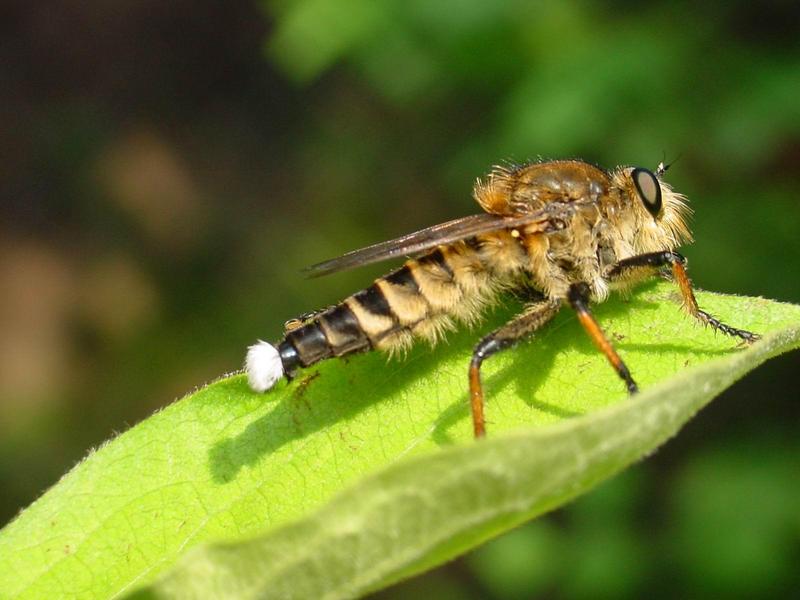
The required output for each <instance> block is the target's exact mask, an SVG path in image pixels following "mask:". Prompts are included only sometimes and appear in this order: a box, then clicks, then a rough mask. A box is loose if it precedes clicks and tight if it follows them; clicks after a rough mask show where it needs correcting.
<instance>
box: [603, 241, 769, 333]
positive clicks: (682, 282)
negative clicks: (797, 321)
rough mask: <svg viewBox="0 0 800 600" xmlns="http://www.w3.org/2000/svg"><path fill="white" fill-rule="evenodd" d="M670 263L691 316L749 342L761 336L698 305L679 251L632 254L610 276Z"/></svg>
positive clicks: (684, 261)
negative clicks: (719, 317) (726, 321)
mask: <svg viewBox="0 0 800 600" xmlns="http://www.w3.org/2000/svg"><path fill="white" fill-rule="evenodd" d="M667 265H670V267H671V268H672V277H673V279H674V280H675V283H677V284H678V288H679V289H680V291H681V297H682V298H683V306H684V308H685V309H686V312H688V313H689V314H690V315H691V316H693V317H694V318H695V319H697V320H698V321H700V322H701V323H702V324H703V325H706V326H710V327H711V328H712V329H714V330H715V331H720V332H722V333H724V334H725V335H730V336H732V337H738V338H740V339H742V340H744V341H745V342H747V343H752V342H755V341H756V340H758V339H760V338H761V336H760V335H758V334H757V333H752V332H750V331H746V330H744V329H737V328H736V327H731V326H730V325H727V324H725V323H723V322H722V321H720V320H719V319H717V318H716V317H714V316H712V315H710V314H708V313H707V312H706V311H704V310H702V309H701V308H700V307H699V306H698V305H697V299H696V298H695V297H694V291H693V290H692V282H691V281H690V280H689V276H688V275H687V274H686V266H685V265H686V259H685V258H683V256H681V255H680V254H678V253H677V252H672V251H670V250H665V251H663V252H651V253H649V254H641V255H639V256H632V257H631V258H626V259H625V260H621V261H620V262H619V263H617V264H616V265H615V266H614V268H613V269H611V271H610V272H609V278H611V279H614V278H617V277H620V276H622V275H624V273H625V272H626V271H628V270H630V269H638V268H642V267H645V268H646V267H650V268H658V267H665V266H667Z"/></svg>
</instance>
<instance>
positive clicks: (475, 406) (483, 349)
mask: <svg viewBox="0 0 800 600" xmlns="http://www.w3.org/2000/svg"><path fill="white" fill-rule="evenodd" d="M560 307H561V302H559V301H554V300H541V301H539V302H536V303H534V304H531V305H529V306H528V307H527V308H526V309H525V311H524V312H523V313H522V314H520V315H518V316H517V317H515V318H514V319H512V320H511V321H509V322H508V323H506V324H505V325H503V326H502V327H501V328H500V329H498V330H496V331H494V332H493V333H490V334H489V335H487V336H486V337H485V338H483V339H482V340H481V341H480V342H479V343H478V345H477V346H475V350H473V352H472V360H471V361H470V363H469V399H470V405H471V407H472V428H473V431H474V432H475V437H476V438H482V437H484V436H485V435H486V421H485V419H484V416H483V385H482V384H481V364H483V361H484V360H485V359H487V358H489V357H490V356H491V355H492V354H496V353H497V352H500V351H501V350H505V349H506V348H510V347H511V346H513V345H514V344H516V343H517V342H518V341H520V340H522V339H524V338H526V337H527V336H529V335H530V334H532V333H533V332H534V331H536V330H537V329H539V328H540V327H541V326H542V325H544V324H545V323H547V322H548V321H549V320H550V319H552V318H553V317H554V316H555V314H556V313H557V312H558V309H559V308H560Z"/></svg>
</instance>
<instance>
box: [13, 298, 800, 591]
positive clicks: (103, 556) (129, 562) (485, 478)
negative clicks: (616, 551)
mask: <svg viewBox="0 0 800 600" xmlns="http://www.w3.org/2000/svg"><path fill="white" fill-rule="evenodd" d="M698 297H699V300H700V302H701V304H702V306H703V307H704V308H706V309H707V310H709V311H710V312H712V313H713V314H715V315H717V316H719V317H720V318H722V319H723V320H726V321H728V322H730V323H732V324H734V325H736V326H738V327H744V328H749V329H752V330H755V331H758V332H760V333H764V334H766V335H765V338H764V340H762V341H761V342H759V343H757V344H755V345H753V346H752V347H749V348H747V349H736V348H735V342H733V341H731V340H730V339H728V338H725V337H724V336H715V335H714V334H713V333H712V332H711V331H708V330H704V329H703V328H701V327H697V326H695V325H694V324H693V323H692V322H691V320H690V319H689V318H688V317H686V316H684V315H683V314H682V313H681V312H680V310H679V309H678V308H677V307H676V304H675V302H674V289H673V287H672V286H671V285H669V284H666V283H662V284H659V285H656V286H651V287H648V288H645V289H643V290H642V291H640V292H639V293H637V294H636V295H635V296H634V297H633V298H632V299H631V300H629V301H622V300H612V301H609V302H607V303H604V304H602V305H598V306H597V307H596V311H595V312H596V315H597V317H598V319H599V320H600V322H601V323H602V324H603V326H604V328H605V330H606V332H607V333H608V335H609V336H610V337H611V339H612V340H614V342H615V344H616V347H617V349H618V350H619V352H620V354H621V355H622V356H623V358H624V359H625V360H626V362H627V364H628V366H629V367H630V368H631V370H632V372H633V373H634V376H635V377H636V378H637V380H638V382H639V384H640V387H641V389H642V390H643V391H642V393H641V394H640V395H638V396H637V397H635V398H633V399H628V398H627V396H626V394H625V393H624V391H623V390H624V387H623V385H622V383H621V382H620V381H619V380H618V379H617V377H616V375H615V373H614V372H613V371H612V370H611V369H610V368H609V367H608V365H607V364H606V361H605V359H604V358H603V357H602V356H601V355H600V354H598V353H597V352H596V351H595V350H594V348H593V346H592V344H591V342H590V341H589V340H588V339H587V338H586V336H585V335H584V334H583V332H582V331H581V329H580V326H579V324H578V323H577V321H576V319H575V317H574V315H573V314H571V313H570V311H566V310H565V311H563V312H562V314H560V315H559V316H558V318H557V319H556V320H555V321H554V322H553V323H552V324H550V325H549V326H548V327H547V328H545V329H544V330H543V331H542V332H541V333H540V334H539V335H538V336H537V338H536V339H535V340H533V341H531V342H530V343H526V344H523V345H522V346H520V347H519V348H517V349H515V350H513V351H509V352H506V353H503V354H501V355H498V356H497V357H493V358H492V360H490V361H488V362H487V364H486V372H485V384H486V391H487V398H488V404H487V419H488V422H489V438H488V439H487V440H485V441H483V442H481V443H474V442H472V440H471V422H470V417H469V411H468V407H467V393H466V367H467V364H468V359H469V355H470V349H471V347H472V345H473V344H474V341H475V340H476V339H477V337H478V336H479V334H478V333H477V332H467V331H462V332H459V333H458V334H454V335H453V336H451V337H450V342H449V344H443V345H442V346H441V347H439V348H437V349H436V350H431V349H428V348H425V347H422V348H417V349H415V350H414V351H412V353H411V354H410V355H409V356H408V357H407V358H406V359H405V360H400V359H393V360H387V358H386V357H385V356H381V355H378V354H375V353H373V354H366V355H362V356H358V357H355V358H352V359H349V360H347V361H337V360H334V361H327V362H326V363H323V364H321V365H320V366H319V368H312V369H310V370H308V371H307V372H305V373H303V374H302V375H301V377H299V378H298V379H297V380H296V381H295V382H293V383H291V384H280V385H279V386H278V388H277V389H275V390H273V391H271V392H269V393H267V394H266V395H257V394H253V393H251V392H250V391H249V390H248V388H247V385H246V383H245V381H244V378H243V377H242V376H241V375H234V376H231V377H227V378H224V379H221V380H219V381H217V382H215V383H212V384H211V385H208V386H206V387H204V388H202V389H200V390H198V391H196V392H194V393H193V394H190V395H189V396H187V397H185V398H183V399H182V400H180V401H178V402H175V403H174V404H172V405H170V406H169V407H167V408H165V409H164V410H163V411H161V412H159V413H157V414H155V415H153V416H152V417H150V418H149V419H147V420H145V421H144V422H142V423H140V424H139V425H137V426H136V427H134V428H132V429H131V430H129V431H127V432H126V433H124V434H122V435H120V436H118V437H117V438H115V439H114V440H112V441H110V442H108V443H107V444H105V445H104V446H103V447H101V448H100V449H98V450H97V451H96V452H93V453H92V454H90V456H88V457H87V458H86V459H85V460H84V461H83V462H82V463H80V464H79V465H78V466H76V467H75V468H74V469H73V470H72V471H71V472H70V473H68V474H67V475H66V476H65V477H64V478H63V479H62V480H61V481H60V482H59V483H58V484H56V485H55V486H54V487H53V488H52V489H51V490H49V491H48V492H47V493H46V494H45V495H44V496H42V497H41V498H40V499H39V500H37V501H36V502H35V503H34V504H32V505H31V506H30V507H29V508H27V509H26V510H25V511H23V512H22V513H21V514H20V515H19V516H18V517H17V519H16V520H15V521H13V522H12V523H11V524H9V525H8V526H7V527H6V528H5V529H4V530H3V531H2V532H0V589H2V590H3V592H4V594H6V595H7V596H9V597H30V598H40V597H68V596H71V595H75V596H80V597H89V598H107V597H111V596H117V595H120V594H122V593H124V592H127V591H132V590H134V589H136V588H137V587H139V586H143V585H148V584H149V587H147V588H146V590H145V592H141V593H146V594H152V595H155V596H159V597H173V596H181V597H183V596H196V597H209V596H215V595H216V596H218V597H225V598H238V597H271V596H275V597H284V596H297V597H322V596H325V597H340V596H351V595H356V594H359V593H363V592H365V591H368V590H372V589H376V588H378V587H381V586H384V585H387V584H388V583H389V582H392V581H395V580H397V579H400V578H402V577H405V576H407V575H410V574H412V573H416V572H419V571H420V570H423V569H425V568H428V567H430V566H433V565H435V564H439V563H441V562H443V561H445V560H448V559H449V558H452V557H453V556H456V555H457V554H459V553H461V552H464V551H465V550H467V549H469V548H472V547H474V546H475V545H476V544H479V543H480V542H482V541H484V540H486V539H488V538H490V537H492V536H495V535H497V534H499V533H500V532H502V531H504V530H507V529H508V528H510V527H513V526H514V525H516V524H518V523H521V522H522V521H525V520H527V519H530V518H531V517H533V516H536V515H538V514H541V513H542V512H545V511H547V510H551V509H552V508H554V507H556V506H558V505H560V504H562V503H564V502H566V501H567V500H569V499H571V498H573V497H575V496H576V495H578V494H580V493H582V492H584V491H585V490H587V489H588V488H590V487H591V486H592V485H594V484H595V483H597V482H599V481H601V480H603V479H605V478H607V477H609V476H610V475H612V474H614V473H616V472H618V471H619V470H620V469H622V468H624V467H625V466H626V465H628V464H630V463H631V462H633V461H635V460H637V459H639V458H641V457H642V456H644V455H646V454H647V453H648V452H651V451H652V450H653V449H654V448H656V447H657V446H658V445H659V444H661V443H662V442H663V441H664V440H666V439H667V438H669V437H670V436H671V435H673V434H674V433H675V432H676V431H677V430H678V429H679V428H680V427H681V425H682V424H683V423H685V422H686V421H687V420H688V419H689V418H690V417H691V416H692V415H693V414H694V413H695V412H696V411H697V410H699V409H700V408H701V407H702V406H703V405H704V404H706V403H707V402H708V401H709V400H710V399H711V398H712V397H713V396H714V395H715V394H717V393H718V392H719V391H720V390H722V389H724V388H725V387H726V386H728V385H730V384H731V383H732V382H733V381H735V380H736V379H737V378H739V377H741V376H742V375H743V374H744V373H746V372H747V371H749V370H751V369H753V368H754V367H756V366H757V365H758V364H760V363H761V362H763V361H764V360H766V359H767V358H769V357H771V356H774V355H776V354H778V353H780V352H785V351H787V350H789V349H791V348H795V347H797V346H798V345H800V328H798V326H797V323H798V322H800V307H796V306H792V305H786V304H780V303H777V302H772V301H768V300H763V299H760V298H737V297H733V296H723V295H716V294H709V293H700V294H698ZM512 308H513V307H512ZM510 312H511V310H510V309H509V308H506V309H504V310H501V311H498V313H496V314H494V315H493V316H492V318H491V319H489V321H490V322H489V323H486V324H485V325H484V327H482V328H481V330H482V331H484V330H485V331H488V330H489V329H490V327H492V326H494V325H496V324H497V323H499V322H501V321H502V320H503V319H504V318H507V317H508V315H509V314H510ZM511 430H514V431H511ZM400 459H403V460H400ZM354 484H355V485H354ZM343 489H346V491H344V492H343V493H341V494H338V495H337V492H340V491H341V490H343ZM201 542H218V543H217V544H201ZM192 546H197V547H196V548H195V549H194V550H193V551H191V552H190V553H188V554H187V555H186V556H185V557H183V558H181V559H180V560H178V559H179V557H181V555H183V554H184V552H185V551H186V550H187V549H189V548H190V547H192ZM176 562H177V564H176ZM168 567H173V568H172V569H171V570H170V571H169V572H167V573H166V574H164V572H165V571H166V570H167V568H168ZM158 575H161V577H160V578H157V576H158Z"/></svg>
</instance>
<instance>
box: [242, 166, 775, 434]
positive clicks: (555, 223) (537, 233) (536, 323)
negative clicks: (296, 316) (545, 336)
mask: <svg viewBox="0 0 800 600" xmlns="http://www.w3.org/2000/svg"><path fill="white" fill-rule="evenodd" d="M666 170H667V167H665V166H664V164H663V163H661V164H660V165H659V167H658V168H657V169H656V171H655V172H653V171H649V170H648V169H644V168H641V167H636V168H633V167H617V168H616V169H613V170H610V171H606V170H603V169H601V168H599V167H596V166H594V165H591V164H589V163H585V162H583V161H579V160H558V161H548V162H535V163H530V164H524V165H518V166H502V167H495V168H494V170H493V171H492V172H491V173H490V174H489V175H488V177H487V178H486V179H485V180H481V179H478V181H477V183H476V184H475V188H474V194H473V195H474V197H475V200H476V201H477V202H478V204H479V205H480V206H481V208H482V209H483V210H484V212H483V213H480V214H477V215H472V216H468V217H463V218H461V219H456V220H454V221H448V222H447V223H442V224H440V225H434V226H433V227H429V228H427V229H423V230H421V231H418V232H416V233H411V234H409V235H405V236H403V237H400V238H397V239H395V240H390V241H387V242H381V243H379V244H375V245H373V246H368V247H367V248H363V249H361V250H355V251H353V252H350V253H348V254H345V255H344V256H341V257H339V258H336V259H333V260H329V261H326V262H322V263H319V264H317V265H314V266H312V267H311V268H310V273H311V275H312V276H318V275H327V274H329V273H334V272H337V271H343V270H346V269H351V268H354V267H358V266H361V265H367V264H371V263H375V262H378V261H382V260H387V259H392V258H396V257H399V256H403V257H411V258H409V259H408V260H406V262H405V264H404V265H403V266H402V267H400V268H399V269H397V270H395V271H393V272H392V273H390V274H388V275H386V276H384V277H381V278H379V279H377V280H376V281H375V282H374V283H373V284H372V285H371V286H369V287H368V288H366V289H364V290H362V291H360V292H358V293H356V294H354V295H352V296H350V297H349V298H347V299H346V300H344V301H343V302H341V303H340V304H338V305H336V306H333V307H330V308H328V309H325V310H323V311H320V312H319V313H311V314H307V315H303V318H301V319H300V320H299V321H298V320H294V321H293V326H292V327H290V328H287V330H286V332H285V335H284V338H283V339H282V340H281V341H280V342H278V343H277V344H275V345H273V344H269V343H267V342H259V343H257V344H255V345H253V346H251V347H250V348H249V350H248V353H247V359H246V371H247V376H248V380H249V383H250V386H251V387H252V389H253V390H255V391H259V392H263V391H265V390H267V389H269V388H271V387H272V386H274V385H275V383H276V382H277V381H278V380H279V379H281V378H282V377H286V378H289V379H291V377H292V376H293V374H294V373H295V372H296V371H297V369H300V368H304V367H308V366H310V365H313V364H314V363H316V362H319V361H321V360H323V359H326V358H330V357H332V356H344V355H347V354H351V353H354V352H363V351H366V350H371V349H378V350H386V351H389V352H393V351H397V350H399V349H404V348H407V347H408V346H409V345H411V343H412V341H413V340H414V338H422V339H424V340H427V341H429V342H431V343H433V342H436V340H438V339H439V338H440V337H441V336H442V334H443V333H444V332H445V331H447V330H449V329H452V328H453V327H454V326H455V324H456V322H462V323H467V324H470V323H473V322H475V321H476V320H477V319H478V318H479V317H480V315H481V313H482V312H483V310H484V309H485V308H486V307H487V306H489V305H491V304H493V303H495V302H497V301H499V300H500V298H501V297H502V296H501V293H502V292H504V291H513V292H516V293H517V294H518V295H523V297H525V298H526V299H527V303H526V305H525V307H524V309H523V310H522V312H521V313H520V314H519V315H517V316H516V317H514V318H513V319H512V320H511V321H509V322H508V323H506V324H505V325H503V326H502V327H500V328H499V329H497V330H496V331H494V332H492V333H490V334H489V335H487V336H486V337H484V338H483V339H482V340H480V342H479V343H478V344H477V346H475V349H474V351H473V354H472V360H471V362H470V365H469V390H470V401H471V407H472V420H473V426H474V432H475V436H476V437H481V436H483V435H485V431H486V429H485V422H484V414H483V387H482V385H481V376H480V369H481V364H482V363H483V361H484V360H486V359H487V358H488V357H489V356H491V355H493V354H495V353H497V352H499V351H501V350H505V349H506V348H509V347H511V346H513V345H514V344H515V343H517V342H518V341H520V340H522V339H523V338H526V337H528V336H530V335H531V334H532V333H533V332H535V331H536V330H537V329H539V328H540V327H542V326H543V325H544V324H545V323H547V322H548V321H550V320H551V319H552V318H553V317H554V316H555V315H556V313H557V312H558V311H559V309H560V308H561V306H562V305H563V304H569V305H570V306H571V307H572V309H573V310H575V312H576V314H577V316H578V319H579V321H580V323H581V325H582V326H583V328H584V329H585V330H586V333H587V334H588V335H589V337H590V338H591V339H592V341H593V342H594V343H595V345H596V346H597V347H598V349H599V350H600V351H601V352H602V353H603V354H604V355H605V357H606V358H607V359H608V361H609V362H610V363H611V366H612V367H613V368H614V370H615V371H616V372H617V374H618V375H619V377H620V378H621V379H622V380H623V381H624V382H625V385H626V387H627V389H628V391H629V392H630V393H634V392H636V391H637V387H636V382H635V381H634V379H633V377H632V376H631V373H630V371H629V370H628V368H627V367H626V366H625V363H624V362H623V361H622V359H621V358H620V357H619V355H618V354H617V352H616V351H615V350H614V347H613V346H612V345H611V343H610V342H609V340H608V338H607V337H606V336H605V335H604V333H603V330H602V329H601V328H600V326H599V325H598V323H597V321H596V320H595V319H594V317H593V316H592V313H591V311H590V309H589V304H590V303H591V302H602V301H603V300H605V299H606V298H607V297H608V295H609V293H610V292H612V291H620V290H626V289H628V288H630V287H631V286H633V285H634V284H636V283H638V282H641V281H642V280H644V279H647V278H651V277H653V276H655V275H659V274H661V275H668V273H666V271H668V270H671V278H672V279H673V280H674V281H675V283H676V284H677V285H678V288H679V289H680V292H681V296H682V299H683V306H684V307H685V309H686V311H687V312H688V313H689V314H690V315H691V316H692V317H694V318H695V319H697V320H698V321H700V322H701V323H703V324H704V325H707V326H711V327H712V328H713V329H715V330H717V331H720V332H722V333H724V334H726V335H729V336H733V337H737V338H740V339H741V340H743V341H744V342H748V343H749V342H753V341H755V340H756V339H758V337H759V336H758V335H756V334H754V333H750V332H749V331H744V330H742V329H736V328H734V327H731V326H730V325H726V324H725V323H722V322H721V321H719V320H717V319H716V318H714V317H713V316H711V315H710V314H708V313H707V312H705V311H703V310H701V309H700V308H699V307H698V305H697V301H696V300H695V296H694V293H693V291H692V285H691V282H690V281H689V278H688V276H687V274H686V270H685V262H686V261H685V259H684V258H683V257H682V256H681V255H680V254H678V253H677V252H676V248H678V247H680V246H681V245H682V244H683V243H687V242H690V241H691V234H690V232H689V229H688V227H687V225H686V218H687V216H688V214H689V212H690V210H689V208H688V206H687V204H686V198H685V197H684V196H682V195H681V194H678V193H676V192H674V191H672V188H671V187H670V186H669V185H668V184H666V183H665V182H664V181H663V180H662V178H663V175H664V172H665V171H666Z"/></svg>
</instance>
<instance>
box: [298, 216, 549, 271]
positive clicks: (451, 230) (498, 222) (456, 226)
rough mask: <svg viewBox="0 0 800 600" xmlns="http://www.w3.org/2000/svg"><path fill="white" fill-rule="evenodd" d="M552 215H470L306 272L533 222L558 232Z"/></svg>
mask: <svg viewBox="0 0 800 600" xmlns="http://www.w3.org/2000/svg"><path fill="white" fill-rule="evenodd" d="M553 212H554V211H553V210H552V208H551V209H550V210H543V211H539V212H535V213H531V214H527V215H520V216H513V217H501V216H498V215H492V214H487V213H481V214H478V215H470V216H468V217H462V218H460V219H455V220H453V221H447V222H446V223H440V224H439V225H433V226H432V227H428V228H426V229H422V230H420V231H416V232H414V233H409V234H408V235H404V236H402V237H399V238H396V239H394V240H388V241H386V242H380V243H378V244H373V245H372V246H367V247H366V248H361V249H360V250H353V251H352V252H348V253H347V254H344V255H343V256H340V257H339V258H334V259H332V260H326V261H325V262H321V263H318V264H316V265H313V266H311V267H308V269H306V273H307V274H308V275H309V276H310V277H320V276H322V275H329V274H330V273H336V272H337V271H345V270H347V269H353V268H355V267H360V266H362V265H370V264H372V263H376V262H380V261H383V260H389V259H392V258H397V257H398V256H413V255H416V254H419V253H421V252H424V251H426V250H430V249H432V248H435V247H436V246H441V245H444V244H451V243H453V242H457V241H459V240H463V239H467V238H470V237H473V236H476V235H480V234H482V233H489V232H492V231H499V230H502V229H509V228H512V227H521V226H523V225H530V224H532V223H540V224H541V228H542V231H546V230H548V229H550V228H551V227H553V228H556V229H557V228H559V227H558V226H557V224H554V215H553ZM555 220H558V219H555Z"/></svg>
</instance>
